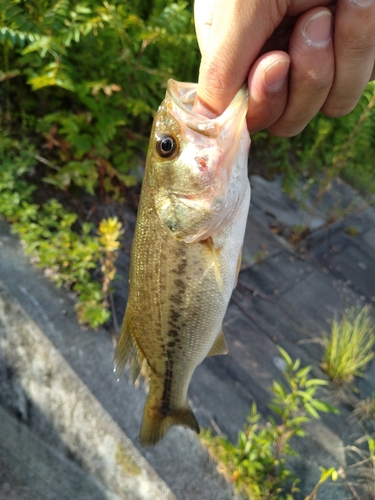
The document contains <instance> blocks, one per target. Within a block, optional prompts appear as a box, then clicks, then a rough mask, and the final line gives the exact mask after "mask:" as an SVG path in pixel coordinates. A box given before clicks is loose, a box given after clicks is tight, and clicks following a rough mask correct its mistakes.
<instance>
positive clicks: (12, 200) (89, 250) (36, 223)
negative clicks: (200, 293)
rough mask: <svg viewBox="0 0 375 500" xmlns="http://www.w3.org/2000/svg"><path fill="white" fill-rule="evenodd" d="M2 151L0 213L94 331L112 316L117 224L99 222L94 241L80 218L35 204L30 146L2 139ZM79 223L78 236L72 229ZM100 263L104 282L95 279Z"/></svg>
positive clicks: (50, 204)
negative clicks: (72, 295)
mask: <svg viewBox="0 0 375 500" xmlns="http://www.w3.org/2000/svg"><path fill="white" fill-rule="evenodd" d="M2 148H3V153H4V154H3V156H2V165H1V168H0V215H4V216H5V217H6V218H7V219H8V220H9V221H10V222H12V224H13V226H12V230H13V231H15V232H17V233H18V234H19V236H20V238H21V240H22V243H23V245H24V247H25V252H26V254H27V255H29V256H30V258H31V260H32V262H33V263H34V264H35V265H37V266H38V267H41V268H43V269H44V272H45V274H46V275H47V276H48V277H49V278H50V279H52V280H53V281H54V282H55V283H56V284H57V286H59V287H61V286H64V287H68V288H71V289H72V290H73V291H74V292H75V293H76V294H77V295H78V303H77V306H76V310H77V315H78V319H79V321H80V322H81V323H86V324H89V325H90V326H92V327H93V328H97V327H98V326H99V325H102V324H103V323H105V322H106V321H107V320H108V319H109V317H110V313H109V311H108V293H109V285H110V282H111V281H112V280H113V278H114V274H115V272H116V268H115V265H114V262H115V259H116V255H117V253H116V250H117V249H118V247H119V242H118V239H119V238H120V237H121V235H122V230H121V224H120V223H119V222H118V221H117V220H116V219H108V220H107V221H102V222H101V224H100V227H99V235H100V236H99V237H97V236H95V235H93V234H92V233H93V229H94V228H93V225H92V224H89V223H83V224H78V216H77V215H76V214H73V213H71V212H68V211H67V210H66V209H64V207H63V206H62V205H61V204H60V203H58V202H57V201H56V200H55V199H53V198H52V199H51V200H50V201H49V202H48V203H44V204H42V205H38V204H36V203H33V199H32V194H33V191H34V189H35V187H34V186H33V185H31V184H29V183H28V182H27V181H26V179H25V174H26V173H27V172H28V171H29V169H30V166H32V164H33V161H34V159H33V154H32V147H31V146H30V144H28V143H27V141H25V140H23V141H18V140H16V139H11V138H9V137H8V136H7V135H4V137H3V138H2V139H1V140H0V153H1V152H2V151H1V149H2ZM26 152H27V154H26ZM77 224H78V225H79V226H80V231H79V232H77V231H76V230H74V228H73V227H74V226H77ZM100 262H101V263H102V272H103V280H102V284H100V283H99V282H98V281H97V280H95V279H94V277H93V272H94V271H95V270H96V269H97V268H98V265H99V263H100Z"/></svg>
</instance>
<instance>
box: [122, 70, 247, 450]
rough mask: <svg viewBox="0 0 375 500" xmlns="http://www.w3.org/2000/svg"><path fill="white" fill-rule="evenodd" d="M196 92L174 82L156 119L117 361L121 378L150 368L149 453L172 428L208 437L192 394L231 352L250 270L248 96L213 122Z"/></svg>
mask: <svg viewBox="0 0 375 500" xmlns="http://www.w3.org/2000/svg"><path fill="white" fill-rule="evenodd" d="M196 88H197V85H196V84H190V83H179V82H176V81H173V80H169V81H168V86H167V92H166V97H165V99H164V101H163V102H162V104H161V105H160V107H159V110H158V111H157V113H156V115H155V119H154V123H153V128H152V132H151V139H150V144H149V149H148V153H147V160H146V168H145V176H144V180H143V185H142V192H141V198H140V204H139V209H138V217H137V224H136V229H135V235H134V240H133V245H132V250H131V258H130V277H129V299H128V303H127V308H126V311H125V316H124V320H123V324H122V327H121V332H120V338H119V342H118V345H117V349H116V354H115V370H116V373H117V374H119V375H120V374H121V373H122V371H123V370H124V368H125V365H126V364H127V363H129V364H130V371H131V377H132V379H133V380H135V379H136V378H137V377H138V375H139V371H140V366H141V363H142V361H143V360H146V362H147V366H148V374H149V393H148V397H147V401H146V405H145V408H144V413H143V421H142V425H141V431H140V441H141V444H142V445H153V444H155V443H157V442H158V441H159V440H160V439H161V438H162V437H163V436H164V434H165V433H166V431H167V430H168V429H169V428H170V427H171V426H172V425H185V426H187V427H190V428H191V429H193V430H195V431H196V432H199V425H198V423H197V421H196V419H195V417H194V414H193V412H192V410H191V408H190V407H189V404H188V401H187V391H188V386H189V382H190V379H191V377H192V375H193V372H194V370H195V368H196V366H197V365H198V364H199V363H201V362H202V361H203V359H204V358H205V357H206V356H212V355H216V354H225V353H226V352H227V345H226V342H225V338H224V335H223V332H222V321H223V318H224V314H225V312H226V309H227V306H228V302H229V300H230V297H231V294H232V291H233V288H234V287H235V286H236V282H237V276H238V272H239V268H240V263H241V251H242V243H243V238H244V232H245V226H246V219H247V213H248V208H249V202H250V185H249V181H248V176H247V158H248V151H249V146H250V138H249V134H248V131H247V128H246V123H245V116H246V111H247V101H248V96H247V92H246V91H245V89H241V90H240V91H239V92H238V93H237V95H236V97H235V98H234V100H233V101H232V103H231V104H230V106H229V107H228V109H227V110H226V111H225V112H224V113H223V114H222V115H221V116H219V117H217V118H215V119H207V118H205V117H203V116H200V115H198V114H196V113H195V112H194V111H192V107H193V102H194V98H195V95H196Z"/></svg>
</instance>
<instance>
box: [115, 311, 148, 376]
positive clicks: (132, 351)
mask: <svg viewBox="0 0 375 500" xmlns="http://www.w3.org/2000/svg"><path fill="white" fill-rule="evenodd" d="M143 358H144V356H143V354H142V352H141V351H140V349H139V347H138V345H137V343H136V341H135V337H134V334H133V331H132V322H131V318H130V315H129V312H128V309H127V310H126V312H125V316H124V320H123V322H122V325H121V329H120V335H119V340H118V342H117V347H116V352H115V360H114V365H115V373H116V375H117V376H118V377H121V375H122V373H123V372H124V369H125V367H126V365H127V364H128V363H129V365H130V375H129V379H130V382H131V383H134V382H135V381H136V380H137V378H138V376H139V373H140V371H141V366H142V361H143Z"/></svg>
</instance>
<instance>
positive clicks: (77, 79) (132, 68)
mask: <svg viewBox="0 0 375 500" xmlns="http://www.w3.org/2000/svg"><path fill="white" fill-rule="evenodd" d="M191 10H192V9H191V5H190V4H189V3H188V2H184V1H181V0H179V1H177V2H170V1H161V0H155V1H154V2H152V3H150V2H146V1H145V0H142V1H141V0H139V1H136V2H131V1H130V0H128V1H126V0H112V1H104V0H102V1H100V0H89V1H87V2H84V3H83V2H82V3H79V2H78V3H77V2H75V1H73V0H54V1H42V2H36V1H31V2H23V1H20V0H10V1H9V0H0V67H3V68H4V70H3V71H2V72H0V91H1V92H2V94H3V96H4V102H5V110H4V112H3V119H7V120H8V121H9V120H11V122H12V123H15V122H19V121H21V122H22V123H23V124H24V125H25V124H26V125H30V123H31V124H32V131H33V132H34V131H37V132H38V133H39V134H42V135H43V136H44V137H45V139H46V144H45V147H46V149H47V152H48V155H49V157H53V158H54V161H53V163H54V164H55V166H54V168H53V170H52V171H51V172H49V173H48V176H47V181H48V182H50V183H53V184H54V185H56V186H58V187H59V188H61V189H66V188H68V187H69V186H70V185H71V184H75V185H78V186H81V187H84V188H85V189H86V190H87V191H88V192H90V193H93V192H94V190H95V189H97V188H98V187H100V188H101V189H102V190H108V191H112V192H113V193H114V194H115V195H117V196H119V186H122V185H125V186H129V185H131V184H133V183H134V182H135V179H134V176H132V175H131V171H132V168H134V166H135V159H136V156H137V154H138V153H139V152H144V149H145V147H146V145H147V142H148V137H147V135H148V130H149V124H150V119H151V118H152V114H153V113H154V111H155V110H156V109H157V107H158V105H159V104H160V102H161V99H162V97H163V94H164V92H165V86H166V81H167V79H168V78H170V77H172V76H173V77H176V78H180V79H186V80H195V79H196V74H197V67H198V62H199V57H198V48H197V44H196V38H195V34H194V25H193V19H192V12H191ZM1 49H2V50H1ZM1 82H2V83H1ZM30 116H33V117H36V120H35V119H34V120H32V119H29V117H30Z"/></svg>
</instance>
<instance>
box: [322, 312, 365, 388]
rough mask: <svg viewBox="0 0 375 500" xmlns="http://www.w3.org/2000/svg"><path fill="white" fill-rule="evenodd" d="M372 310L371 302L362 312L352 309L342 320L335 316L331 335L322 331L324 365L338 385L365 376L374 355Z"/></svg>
mask: <svg viewBox="0 0 375 500" xmlns="http://www.w3.org/2000/svg"><path fill="white" fill-rule="evenodd" d="M370 311H371V308H370V306H365V307H364V308H363V309H362V310H361V311H359V312H358V311H357V310H356V309H355V308H353V309H351V310H350V311H349V312H348V313H346V314H345V315H344V316H343V318H342V320H341V321H339V320H338V319H337V318H335V319H334V320H333V322H332V327H331V335H323V345H324V359H323V363H322V368H323V370H324V371H325V372H326V373H327V375H328V377H329V378H330V379H331V380H332V381H333V382H334V383H335V384H336V385H339V386H345V385H348V384H350V383H351V382H352V381H353V380H354V377H357V376H362V375H363V373H364V370H365V368H366V365H367V364H368V363H369V362H370V361H371V360H372V359H373V357H374V352H373V347H374V345H375V335H374V330H375V325H374V321H373V320H372V318H371V315H370Z"/></svg>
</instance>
